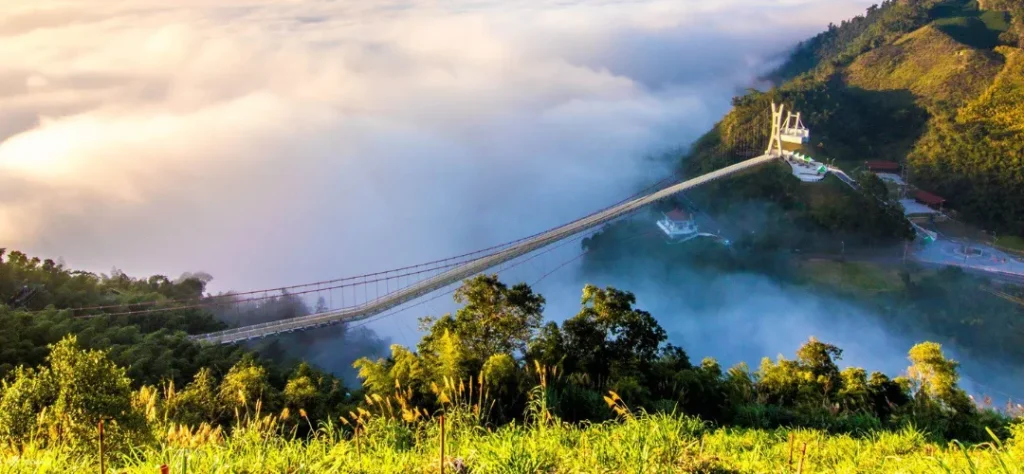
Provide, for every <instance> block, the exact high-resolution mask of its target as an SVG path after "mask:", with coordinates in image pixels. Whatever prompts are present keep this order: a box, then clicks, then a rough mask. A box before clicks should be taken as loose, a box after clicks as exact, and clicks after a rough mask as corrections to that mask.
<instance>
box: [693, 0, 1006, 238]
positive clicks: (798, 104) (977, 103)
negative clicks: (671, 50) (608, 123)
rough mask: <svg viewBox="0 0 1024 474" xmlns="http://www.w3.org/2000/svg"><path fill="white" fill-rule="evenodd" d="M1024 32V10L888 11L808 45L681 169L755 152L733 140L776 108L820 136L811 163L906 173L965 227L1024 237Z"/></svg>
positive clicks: (763, 194)
mask: <svg viewBox="0 0 1024 474" xmlns="http://www.w3.org/2000/svg"><path fill="white" fill-rule="evenodd" d="M1022 28H1024V3H1022V2H1014V1H992V2H982V4H981V5H979V4H978V2H975V1H967V0H945V1H937V0H904V1H889V2H883V3H882V4H881V5H880V6H877V7H872V8H870V9H869V10H868V11H867V13H866V14H865V15H863V16H859V17H857V18H854V19H852V20H850V21H844V22H843V23H842V24H841V25H838V26H837V25H830V27H829V29H828V30H827V31H825V32H823V33H821V34H819V35H817V36H815V37H814V38H812V39H810V40H808V41H806V42H804V43H802V44H801V45H800V46H799V47H798V48H797V50H796V51H795V52H794V53H793V56H792V57H791V59H790V60H789V61H788V62H787V63H786V64H785V65H784V66H783V67H782V68H780V70H779V71H778V73H777V74H776V75H775V76H774V79H775V80H776V82H777V86H776V87H775V88H773V89H772V90H770V91H768V92H763V93H762V92H754V91H752V92H750V93H749V94H748V95H746V96H745V97H741V98H738V99H736V100H735V101H734V105H735V107H734V109H733V110H732V111H731V112H730V113H729V114H728V116H726V117H725V118H724V119H723V120H722V122H721V123H719V124H718V125H716V127H715V128H714V129H713V130H712V131H711V132H709V134H708V135H707V136H705V137H703V138H702V139H701V140H699V141H698V142H697V144H696V145H695V146H694V148H693V150H692V152H691V154H690V155H688V156H687V157H686V158H685V159H684V162H683V168H684V170H685V171H687V172H689V173H696V172H700V171H706V170H708V169H711V168H715V167H717V166H720V165H722V164H727V163H729V162H731V161H737V160H739V159H740V157H742V156H744V155H743V154H742V153H737V151H739V150H742V149H744V147H749V145H748V144H746V143H744V142H743V141H741V140H739V139H738V138H737V135H736V134H730V133H729V130H745V129H746V130H752V129H756V128H757V126H758V125H759V124H761V123H765V117H764V114H765V110H766V109H767V103H768V102H769V101H771V100H775V101H777V102H783V103H786V104H788V105H790V106H792V107H795V108H796V109H797V110H799V111H801V112H803V114H804V117H805V118H804V122H805V124H807V126H808V127H809V128H810V129H811V133H812V143H811V144H810V145H809V146H807V147H805V148H806V149H805V150H804V151H806V152H807V153H809V154H810V155H812V156H814V157H815V158H818V159H820V160H831V159H834V160H836V162H837V164H839V165H840V166H842V167H844V168H847V169H856V168H857V167H858V166H860V165H861V164H862V162H863V161H865V160H877V159H882V160H891V161H897V162H901V163H904V164H906V165H907V166H908V168H909V174H910V179H911V182H912V184H915V185H917V186H919V187H921V188H925V189H928V190H930V191H933V192H935V193H937V194H940V195H942V196H943V197H945V198H946V199H947V200H948V203H947V204H948V206H949V207H950V208H952V209H954V210H955V211H957V213H958V216H959V217H960V218H961V219H963V220H965V221H967V222H969V223H972V224H975V225H977V226H979V227H981V228H983V229H987V230H990V231H999V232H1001V233H1004V234H1006V233H1010V234H1015V235H1024V193H1021V192H1020V190H1021V189H1024V171H1022V170H1024V129H1022V126H1021V124H1022V123H1024V93H1022V92H1021V83H1022V81H1024V69H1022V66H1021V62H1022V61H1021V56H1020V55H1021V51H1022V50H1021V38H1022V37H1021V35H1020V34H1019V33H1020V32H1021V31H1024V29H1022ZM759 138H761V139H762V140H763V139H764V138H763V137H759ZM787 187H789V188H792V186H791V185H788V184H784V183H781V182H780V183H778V184H777V185H774V186H772V187H765V186H760V189H754V188H751V187H744V188H743V189H742V190H741V191H740V192H739V193H732V194H730V195H729V196H728V197H724V195H723V194H722V193H711V194H709V196H717V197H715V198H714V199H712V201H714V200H721V199H726V200H730V201H734V200H735V199H736V197H737V194H738V196H739V197H740V198H743V199H762V198H772V199H773V200H777V198H778V197H779V196H780V195H791V194H792V193H791V192H790V191H787ZM804 201H806V199H804ZM811 214H814V213H813V210H812V212H811ZM850 225H852V226H855V227H858V226H857V225H856V224H850ZM894 225H896V224H894ZM812 227H813V226H812ZM859 227H860V228H862V229H868V227H866V226H859ZM869 232H871V233H873V234H875V235H876V236H882V235H892V236H894V237H895V236H898V235H901V234H900V233H887V232H883V231H880V230H873V231H869Z"/></svg>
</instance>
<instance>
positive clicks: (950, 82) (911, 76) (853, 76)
mask: <svg viewBox="0 0 1024 474" xmlns="http://www.w3.org/2000/svg"><path fill="white" fill-rule="evenodd" d="M1002 66H1003V65H1002V57H1001V56H999V55H998V54H996V53H994V52H991V51H986V50H981V49H976V48H972V47H970V46H967V45H965V44H963V43H960V42H958V41H956V40H954V39H953V38H952V37H950V36H949V35H948V34H947V33H944V32H943V31H941V30H940V29H939V28H938V27H937V26H934V25H928V26H925V27H924V28H921V29H919V30H917V31H915V32H913V33H910V34H908V35H906V36H904V37H902V38H900V39H899V40H898V41H896V42H895V43H893V44H889V45H885V46H882V47H880V48H878V49H875V50H873V51H869V52H867V53H864V54H862V55H861V56H859V57H857V59H855V60H854V61H853V62H852V63H851V64H850V65H849V66H848V67H847V68H846V70H845V71H844V74H843V77H844V78H845V79H846V82H847V83H848V84H849V85H850V86H853V87H860V88H863V89H867V90H878V91H882V90H909V91H910V92H912V93H913V94H914V95H915V96H916V97H917V98H918V99H919V100H920V101H921V102H922V104H923V105H925V106H927V107H930V106H934V105H937V104H939V103H942V102H948V103H949V104H951V105H960V104H963V103H964V102H966V101H968V100H971V99H973V98H976V97H978V95H980V94H981V93H982V92H983V91H984V90H985V89H986V88H988V87H989V85H991V84H992V81H993V79H994V78H995V76H996V74H998V73H999V71H1000V69H1001V68H1002Z"/></svg>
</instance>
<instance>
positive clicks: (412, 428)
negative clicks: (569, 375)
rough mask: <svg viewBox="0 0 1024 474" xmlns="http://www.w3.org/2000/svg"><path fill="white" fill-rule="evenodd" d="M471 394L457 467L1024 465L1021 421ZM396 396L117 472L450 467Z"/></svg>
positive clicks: (31, 454)
mask: <svg viewBox="0 0 1024 474" xmlns="http://www.w3.org/2000/svg"><path fill="white" fill-rule="evenodd" d="M452 387H454V385H453V386H452ZM478 387H479V385H477V388H478ZM544 389H545V387H538V390H535V392H542V391H543V390H544ZM455 390H456V391H458V389H457V388H456V389H455ZM474 393H475V394H479V392H476V391H475V392H474ZM463 394H464V397H463V398H461V400H463V402H461V403H456V402H454V401H453V402H452V403H451V404H450V405H448V406H447V407H446V408H445V413H446V416H447V418H448V419H451V420H459V421H457V422H453V423H451V424H450V425H447V427H448V428H449V431H448V435H447V436H446V452H447V453H448V456H447V458H446V459H445V462H446V465H447V468H446V472H452V473H459V472H473V473H509V474H511V473H535V472H551V473H556V472H557V473H563V472H564V473H570V472H572V473H590V472H593V473H599V472H600V473H609V472H615V473H637V474H640V473H643V474H648V473H652V474H653V473H675V472H702V473H729V472H771V473H797V472H800V473H811V472H858V473H893V472H905V473H916V472H922V473H924V472H928V473H935V472H940V473H941V472H947V473H981V472H995V473H1004V474H1007V473H1024V426H1022V425H1018V426H1016V427H1014V428H1013V430H1012V437H1011V438H1010V439H1008V440H1005V441H1003V440H999V439H997V438H996V437H995V435H994V434H992V438H993V439H992V442H990V443H986V444H982V445H977V446H973V447H965V446H963V445H961V444H959V443H956V442H954V443H950V444H949V445H938V444H934V443H932V442H929V441H928V439H929V437H928V436H926V435H925V434H924V433H922V432H920V431H919V430H916V429H914V428H912V427H907V428H904V429H903V430H902V431H898V432H888V431H878V432H874V433H873V434H872V435H870V436H859V437H856V438H854V437H851V436H847V435H830V434H827V433H825V432H822V431H816V430H803V429H801V430H784V429H779V430H756V429H730V428H714V427H712V426H710V424H708V423H706V422H703V421H701V420H699V419H696V418H693V417H689V416H686V415H681V414H674V413H658V414H648V413H645V412H639V413H635V412H633V411H631V410H630V409H629V407H627V406H626V405H625V403H623V402H622V400H621V399H620V398H619V397H618V396H617V395H615V394H614V393H611V394H609V396H608V397H607V398H606V400H605V401H606V402H607V403H608V404H609V406H610V407H611V408H612V409H613V411H614V412H615V414H616V415H617V419H616V420H613V421H609V422H605V423H601V424H584V425H572V424H568V423H564V422H561V421H559V420H558V419H557V418H555V417H552V416H549V415H545V414H544V413H542V412H545V411H546V408H545V407H544V402H543V400H544V398H543V395H537V396H536V397H535V398H534V400H535V402H536V403H535V405H534V406H533V408H532V409H533V410H534V411H535V415H538V416H533V417H531V418H529V419H528V420H529V421H527V422H526V423H525V424H524V423H518V424H511V425H507V426H503V427H501V428H497V429H491V428H484V427H483V425H482V424H481V423H479V422H480V421H481V418H480V415H479V413H480V411H479V410H480V405H481V404H482V403H484V402H485V397H480V396H479V395H477V396H476V397H474V398H473V399H472V401H470V398H469V397H468V388H467V389H465V390H464V391H463ZM397 397H398V398H400V397H401V392H400V390H399V392H398V395H397ZM458 399H460V397H454V396H453V397H451V400H458ZM388 403H389V402H388V401H386V399H383V398H381V399H379V400H378V399H374V400H373V403H372V404H371V410H372V412H373V413H371V410H363V411H362V412H361V413H353V414H350V415H349V416H348V417H345V418H344V420H345V421H340V420H339V423H333V422H328V423H323V424H321V426H319V427H318V428H317V429H316V430H314V431H313V433H312V434H311V435H310V436H309V437H306V438H301V437H296V435H295V430H294V429H292V428H289V427H290V426H294V423H295V422H297V421H299V420H301V419H302V418H303V416H302V414H301V413H300V414H299V416H298V417H296V418H297V419H298V420H293V419H291V418H292V416H291V415H292V414H289V413H287V412H285V413H282V414H279V415H258V414H257V413H254V414H252V415H242V416H241V418H240V419H241V420H242V421H241V422H240V425H239V426H238V427H236V428H235V429H234V430H232V431H231V432H230V433H224V432H222V431H220V430H218V429H213V428H210V427H208V426H203V427H199V428H196V429H189V428H182V427H175V426H170V427H168V429H167V431H166V432H164V433H162V434H158V438H159V441H158V442H157V443H155V444H153V445H147V446H140V447H137V448H135V449H132V450H130V451H129V452H127V453H124V454H121V455H119V456H118V457H116V458H114V459H109V460H108V465H112V466H113V468H112V469H109V470H108V472H118V473H147V474H154V473H157V472H159V467H160V465H167V466H169V467H170V470H171V472H173V473H338V472H346V473H368V472H373V473H432V472H439V463H440V459H439V449H438V447H439V442H440V429H439V425H438V421H437V418H434V417H429V416H424V415H423V414H422V413H420V414H419V415H415V416H410V415H408V414H405V415H403V413H401V411H400V410H394V409H393V408H392V412H391V413H388V408H386V407H387V406H388ZM390 403H391V404H393V405H394V404H400V402H398V401H396V400H392V401H391V402H390ZM474 405H475V406H476V407H477V408H476V409H475V413H474ZM373 407H377V409H372V408H373ZM97 466H98V463H97V460H96V459H95V458H94V457H93V458H90V457H82V456H80V455H79V456H76V455H73V454H71V451H70V450H68V449H63V448H61V447H54V448H50V449H39V448H37V447H35V446H34V445H31V444H30V445H28V446H26V447H24V448H23V450H21V451H20V452H18V451H15V450H13V449H11V450H6V451H4V450H3V448H0V474H7V473H12V474H13V473H29V472H32V473H50V472H60V473H65V472H98V471H97Z"/></svg>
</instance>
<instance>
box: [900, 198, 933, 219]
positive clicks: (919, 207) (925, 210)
mask: <svg viewBox="0 0 1024 474" xmlns="http://www.w3.org/2000/svg"><path fill="white" fill-rule="evenodd" d="M900 204H902V205H903V214H904V215H907V216H915V215H918V216H919V215H922V214H923V215H929V214H938V213H939V211H936V210H935V209H932V208H930V207H928V206H925V205H924V204H921V203H919V202H917V201H915V200H913V199H900Z"/></svg>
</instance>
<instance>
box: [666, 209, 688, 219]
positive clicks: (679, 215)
mask: <svg viewBox="0 0 1024 474" xmlns="http://www.w3.org/2000/svg"><path fill="white" fill-rule="evenodd" d="M665 217H668V218H669V219H671V220H674V221H677V222H682V221H688V220H690V214H689V213H688V212H686V211H684V210H682V209H673V210H671V211H668V212H666V213H665Z"/></svg>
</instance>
